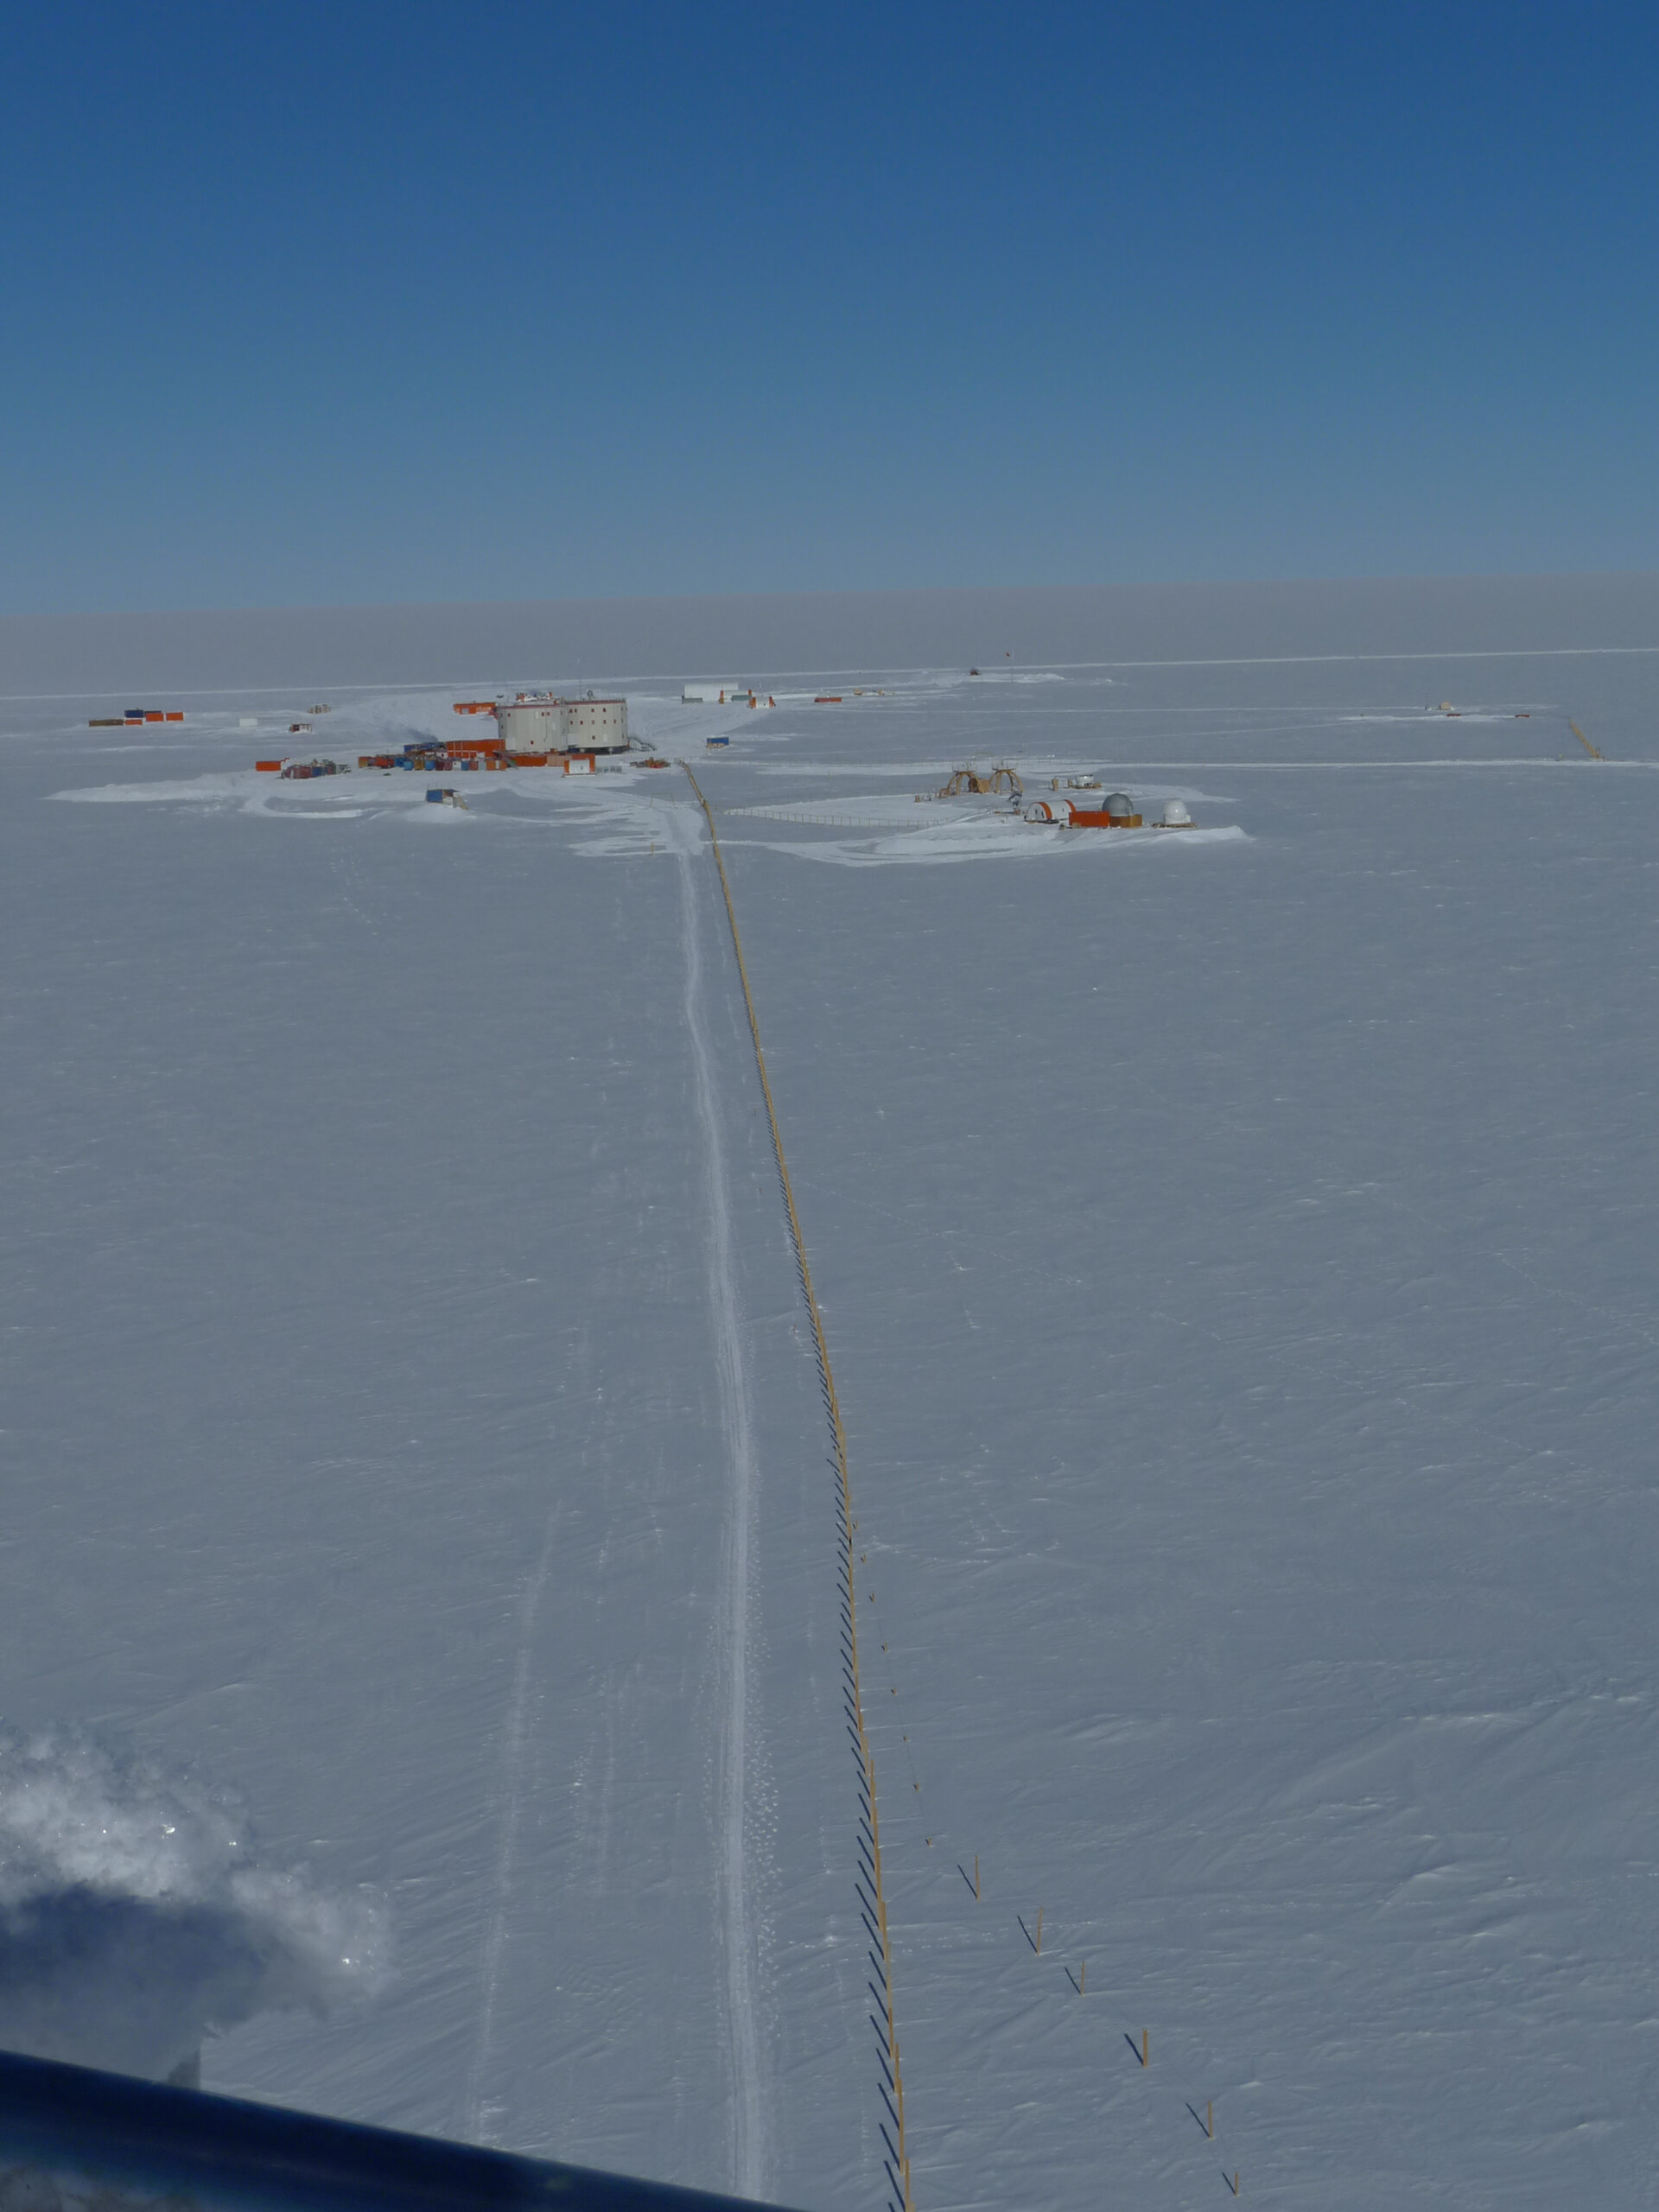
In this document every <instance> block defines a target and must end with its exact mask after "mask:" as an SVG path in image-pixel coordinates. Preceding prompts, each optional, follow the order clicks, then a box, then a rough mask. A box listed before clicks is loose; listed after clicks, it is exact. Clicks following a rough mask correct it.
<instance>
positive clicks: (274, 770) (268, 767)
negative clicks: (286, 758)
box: [253, 760, 283, 776]
mask: <svg viewBox="0 0 1659 2212" xmlns="http://www.w3.org/2000/svg"><path fill="white" fill-rule="evenodd" d="M253 765H254V766H255V767H256V768H257V769H258V771H259V772H260V773H261V775H264V776H275V775H279V774H280V773H281V772H282V766H283V764H282V762H281V761H280V760H256V761H255V762H254V764H253Z"/></svg>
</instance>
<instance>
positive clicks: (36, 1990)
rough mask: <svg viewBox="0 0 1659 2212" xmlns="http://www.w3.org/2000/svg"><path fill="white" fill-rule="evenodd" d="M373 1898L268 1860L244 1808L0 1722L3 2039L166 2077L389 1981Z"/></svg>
mask: <svg viewBox="0 0 1659 2212" xmlns="http://www.w3.org/2000/svg"><path fill="white" fill-rule="evenodd" d="M384 1978H385V1926H384V1915H383V1912H382V1910H381V1908H380V1906H379V1904H378V1902H377V1901H376V1900H375V1899H374V1898H372V1897H371V1896H369V1895H368V1894H367V1893H366V1892H359V1893H357V1894H354V1895H353V1894H347V1895H341V1896H335V1895H330V1894H329V1893H327V1892H326V1891H322V1890H321V1889H319V1888H317V1887H315V1885H313V1884H312V1883H311V1882H310V1881H309V1879H308V1878H307V1877H306V1875H305V1874H304V1873H303V1872H297V1871H291V1870H284V1869H282V1868H277V1867H271V1866H262V1865H261V1864H260V1862H259V1859H258V1856H257V1850H256V1847H255V1844H254V1841H253V1839H252V1836H251V1831H250V1829H249V1826H248V1823H247V1821H246V1819H245V1815H244V1813H243V1810H242V1808H241V1807H240V1806H239V1805H238V1803H237V1802H236V1801H235V1800H234V1799H233V1798H232V1797H231V1796H228V1795H227V1794H226V1793H225V1792H224V1791H222V1790H219V1789H213V1788H212V1787H210V1786H207V1785H206V1784H205V1783H202V1782H201V1781H200V1780H199V1779H198V1778H196V1777H194V1776H193V1775H191V1774H188V1773H180V1772H169V1771H168V1770H166V1769H165V1768H163V1767H162V1765H160V1764H158V1763H156V1761H154V1760H151V1759H148V1758H143V1757H141V1756H137V1755H133V1754H130V1753H128V1752H124V1751H121V1750H119V1749H118V1748H116V1747H115V1746H114V1745H111V1744H109V1743H106V1742H105V1741H104V1740H102V1739H101V1738H99V1737H97V1736H95V1735H92V1734H91V1733H89V1732H86V1731H83V1730H79V1729H73V1728H63V1727H56V1728H47V1729H42V1730H39V1731H36V1732H32V1733H27V1734H25V1733H22V1732H16V1731H13V1730H3V1731H0V2046H3V2047H4V2048H6V2049H9V2050H20V2051H26V2052H29V2053H31V2054H33V2055H35V2056H39V2057H43V2058H58V2059H67V2060H69V2061H72V2062H73V2063H77V2064H80V2065H86V2066H102V2067H108V2068H111V2069H114V2070H116V2071H118V2072H121V2073H127V2074H142V2075H152V2076H160V2075H166V2074H168V2073H169V2072H171V2071H172V2070H173V2069H174V2068H175V2067H176V2066H178V2065H179V2064H180V2063H181V2062H182V2061H186V2060H188V2058H189V2057H190V2056H191V2055H192V2054H193V2053H194V2051H195V2050H197V2049H198V2048H199V2046H200V2043H201V2041H202V2038H203V2037H204V2036H206V2035H210V2034H213V2033H214V2032H216V2031H220V2030H223V2029H226V2028H229V2027H233V2026H235V2025H236V2024H238V2022H240V2021H243V2020H246V2019H250V2018H252V2016H253V2015H254V2014H255V2013H257V2012H268V2011H272V2010H287V2009H294V2008H307V2009H309V2010H311V2011H313V2012H327V2011H330V2010H333V2009H334V2007H336V2006H337V2005H340V2004H342V2003H346V2002H348V2001H350V2000H353V1999H359V1998H363V1997H366V1996H368V1995H371V1994H372V1993H373V1992H374V1991H375V1990H376V1989H377V1988H378V1986H380V1985H381V1983H382V1981H383V1980H384Z"/></svg>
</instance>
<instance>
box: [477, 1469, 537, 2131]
mask: <svg viewBox="0 0 1659 2212" xmlns="http://www.w3.org/2000/svg"><path fill="white" fill-rule="evenodd" d="M558 1518H559V1509H558V1506H557V1504H556V1503H555V1504H554V1506H553V1507H552V1509H551V1510H550V1512H549V1514H548V1516H547V1529H546V1532H545V1534H544V1535H543V1538H542V1555H541V1558H540V1559H539V1560H537V1564H536V1568H535V1572H534V1573H532V1574H531V1577H530V1580H528V1581H527V1582H526V1583H525V1585H524V1595H523V1597H522V1599H520V1600H519V1605H518V1658H517V1660H516V1662H515V1663H514V1667H513V1675H512V1700H511V1701H510V1703H509V1705H508V1707H507V1726H506V1732H505V1736H504V1737H503V1738H502V1745H501V1763H500V1769H499V1783H498V1785H497V1790H496V1814H497V1819H498V1821H499V1844H498V1846H497V1850H496V1860H495V1879H494V1882H493V1885H492V1889H493V1902H492V1904H491V1908H490V1923H489V1928H488V1930H487V1932H486V1935H485V1938H484V1950H483V1955H482V1958H481V1960H480V1966H479V1998H478V2027H477V2031H476V2033H475V2034H474V2039H473V2063H472V2064H471V2066H470V2067H469V2068H468V2069H467V2094H466V2098H465V2101H464V2107H463V2109H464V2113H465V2118H464V2120H463V2126H462V2133H464V2134H465V2136H466V2138H467V2140H468V2141H469V2142H472V2143H486V2144H489V2145H493V2147H495V2148H497V2149H499V2148H500V2147H501V2145H499V2142H498V2140H497V2138H496V2135H495V2133H493V2131H494V2128H495V2126H496V2124H497V2123H498V2122H499V2120H500V2119H501V2118H502V2117H503V2114H504V2110H505V2108H504V2107H502V2106H501V2105H499V2103H497V2102H496V2101H494V2100H493V2098H490V2097H486V2094H485V2093H484V2082H485V2076H486V2072H487V2069H488V2068H489V2063H490V2060H491V2057H492V2056H493V2051H494V2044H495V2006H496V1993H497V1990H498V1988H499V1984H500V1980H501V1953H502V1949H503V1948H504V1946H505V1942H506V1934H507V1904H508V1900H509V1898H510V1897H511V1895H512V1877H513V1868H514V1864H515V1861H516V1859H517V1858H518V1826H519V1819H520V1815H521V1813H522V1810H523V1806H524V1745H525V1738H526V1733H527V1731H528V1727H529V1720H530V1669H531V1650H532V1647H533V1645H534V1643H535V1637H536V1620H537V1614H538V1613H539V1612H540V1611H541V1605H542V1594H543V1591H544V1590H545V1589H546V1587H547V1576H548V1569H549V1567H550V1566H551V1565H552V1561H553V1535H554V1531H555V1529H556V1527H557V1524H558Z"/></svg>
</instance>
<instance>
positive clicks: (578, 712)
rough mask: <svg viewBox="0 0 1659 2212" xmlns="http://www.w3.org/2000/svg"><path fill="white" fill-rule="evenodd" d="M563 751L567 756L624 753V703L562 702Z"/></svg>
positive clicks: (588, 700)
mask: <svg viewBox="0 0 1659 2212" xmlns="http://www.w3.org/2000/svg"><path fill="white" fill-rule="evenodd" d="M564 749H565V751H566V752H567V753H626V751H627V749H628V702H627V701H626V699H567V700H566V701H565V702H564Z"/></svg>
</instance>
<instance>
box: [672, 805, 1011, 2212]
mask: <svg viewBox="0 0 1659 2212" xmlns="http://www.w3.org/2000/svg"><path fill="white" fill-rule="evenodd" d="M680 765H681V766H682V767H683V768H684V769H685V779H686V781H687V782H688V783H689V784H690V786H691V789H692V791H694V792H695V794H696V801H697V804H698V805H699V806H700V807H701V808H702V814H703V819H704V820H705V821H706V822H707V823H708V824H709V843H710V845H711V847H712V848H713V850H714V855H715V868H716V869H717V870H718V871H719V874H720V888H721V894H722V896H723V897H724V899H725V901H726V918H727V921H728V923H729V924H730V925H731V931H732V950H733V951H734V953H735V954H736V955H737V974H738V981H739V982H741V984H742V986H743V1004H744V1007H745V1009H746V1010H747V1014H748V1017H749V1035H750V1037H751V1039H753V1044H754V1064H755V1066H756V1068H757V1069H758V1070H759V1071H760V1090H761V1095H762V1096H764V1098H765V1099H766V1121H767V1124H768V1126H769V1128H770V1129H771V1131H772V1154H773V1157H774V1158H775V1159H776V1160H777V1163H778V1179H779V1184H780V1185H782V1187H783V1193H784V1210H785V1212H786V1213H787V1215H788V1216H789V1233H790V1236H791V1241H792V1242H793V1244H794V1247H795V1265H796V1269H797V1271H798V1274H799V1275H800V1279H801V1288H802V1291H803V1292H804V1294H805V1298H806V1308H807V1312H808V1313H809V1314H810V1317H811V1321H812V1336H813V1340H814V1343H815V1344H816V1345H817V1357H818V1376H819V1380H820V1382H821V1383H822V1385H823V1398H824V1405H825V1409H826V1411H827V1412H828V1414H829V1428H830V1433H831V1435H832V1436H833V1438H834V1440H835V1447H836V1478H837V1485H838V1490H839V1496H840V1506H841V1516H842V1547H843V1552H844V1556H845V1560H846V1580H847V1590H846V1610H847V1632H848V1641H849V1662H850V1668H851V1675H852V1691H853V1719H854V1724H855V1729H856V1733H857V1750H858V1755H859V1764H860V1766H861V1770H862V1773H863V1778H864V1789H865V1794H866V1797H867V1799H868V1806H869V1834H870V1857H871V1871H872V1873H873V1875H874V1890H875V1910H876V1919H877V1921H878V1923H879V1924H880V1938H881V1983H882V1996H883V1999H884V2005H883V2009H884V2011H885V2012H886V2014H887V2057H888V2062H889V2066H890V2069H891V2072H892V2077H893V2096H894V2100H895V2107H894V2111H893V2118H894V2120H896V2122H897V2124H898V2130H899V2141H898V2145H897V2157H898V2161H899V2171H898V2175H897V2179H898V2182H899V2189H900V2192H901V2194H902V2196H903V2198H904V2212H914V2204H913V2200H912V2195H911V2186H910V2155H909V2152H908V2151H907V2150H906V2145H905V2083H904V2076H903V2074H902V2073H901V2072H900V2070H899V2036H898V2031H897V2029H896V2028H895V2026H894V2024H893V1947H892V1944H891V1943H890V1942H889V1940H888V1936H887V1899H886V1897H885V1896H884V1895H883V1893H882V1885H881V1822H880V1813H879V1812H878V1810H877V1807H876V1802H875V1760H874V1757H873V1755H872V1753H871V1751H870V1741H869V1735H868V1731H867V1730H866V1728H865V1726H864V1694H863V1691H862V1688H861V1686H860V1681H859V1672H858V1592H857V1588H856V1583H855V1575H854V1572H853V1527H854V1522H853V1491H852V1484H851V1481H850V1479H849V1474H848V1466H847V1433H846V1430H845V1429H844V1428H843V1427H842V1420H841V1402H840V1400H839V1399H838V1398H837V1397H836V1378H835V1376H834V1374H833V1373H832V1371H831V1370H830V1366H829V1344H828V1341H827V1339H826V1338H825V1336H824V1333H823V1315H822V1313H820V1312H819V1311H818V1300H817V1294H816V1293H815V1291H814V1290H813V1288H812V1271H811V1269H810V1268H809V1267H808V1265H807V1259H806V1239H805V1238H804V1236H803V1235H802V1234H801V1221H800V1216H799V1215H798V1213H797V1211H796V1210H795V1191H794V1186H793V1185H792V1184H791V1181H790V1177H789V1163H788V1161H787V1160H785V1157H784V1141H783V1138H782V1136H781V1135H780V1134H779V1128H778V1109H777V1107H776V1106H775V1105H774V1104H773V1103H772V1084H771V1083H770V1081H769V1080H768V1078H767V1076H766V1053H765V1052H764V1051H763V1049H762V1047H761V1044H760V1022H759V1020H757V1019H756V1016H755V1011H754V994H753V991H751V990H750V988H749V970H748V963H747V961H746V960H745V959H744V957H743V938H742V936H741V932H740V931H739V929H738V926H737V909H736V907H735V906H734V905H733V903H732V887H731V884H730V882H729V881H728V879H727V874H726V862H725V861H724V860H723V859H722V857H721V850H720V833H719V831H718V830H717V829H715V817H714V811H713V809H712V808H711V807H710V806H709V802H708V800H707V799H706V798H704V797H703V795H702V788H701V786H700V785H698V782H697V779H696V777H695V776H694V775H693V774H692V772H691V770H690V767H689V766H687V764H686V763H685V762H684V761H682V762H681V764H680ZM975 1875H976V1878H977V1875H978V1862H977V1860H976V1862H975Z"/></svg>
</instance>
